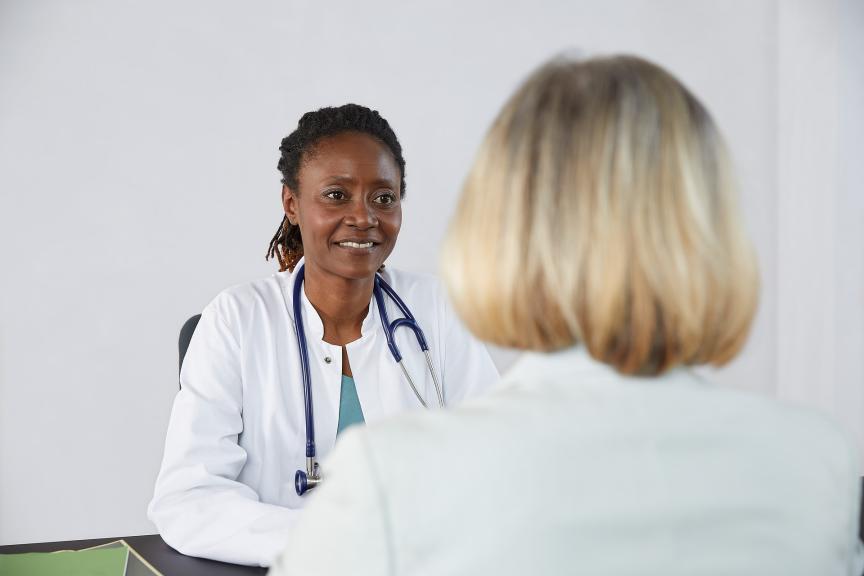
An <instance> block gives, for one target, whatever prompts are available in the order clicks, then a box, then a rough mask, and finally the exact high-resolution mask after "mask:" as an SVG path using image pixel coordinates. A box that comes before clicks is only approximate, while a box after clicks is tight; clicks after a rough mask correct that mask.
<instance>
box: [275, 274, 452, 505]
mask: <svg viewBox="0 0 864 576" xmlns="http://www.w3.org/2000/svg"><path fill="white" fill-rule="evenodd" d="M305 270H306V268H305V266H302V265H301V266H300V269H299V270H297V274H296V275H295V277H294V286H293V289H292V294H291V297H292V310H293V312H294V334H295V335H296V337H297V347H298V348H299V352H300V366H301V370H300V372H301V375H302V378H303V410H304V416H305V420H306V472H303V471H302V470H298V471H297V473H296V474H295V476H294V485H295V489H296V491H297V494H298V495H300V496H302V495H303V494H304V493H305V492H306V491H307V490H309V489H310V488H314V487H315V486H316V485H317V484H318V483H319V482H320V481H321V476H320V474H319V473H318V463H317V462H316V461H315V457H316V450H315V420H314V417H313V416H314V413H313V407H312V376H311V371H310V368H309V348H308V346H307V342H306V330H305V329H304V328H303V312H302V298H301V291H302V290H303V282H304V279H305V277H306V272H305ZM372 294H373V296H374V298H375V304H376V305H377V306H378V314H379V315H380V318H381V325H382V327H383V328H384V336H385V338H386V340H387V347H388V348H389V349H390V354H391V355H392V356H393V359H394V360H395V361H396V363H397V364H398V365H399V368H401V370H402V374H403V375H404V376H405V379H406V380H407V381H408V384H409V385H410V386H411V390H412V391H413V392H414V395H415V396H416V397H417V400H418V401H419V402H420V404H421V405H422V406H423V407H424V408H428V406H427V404H426V401H425V400H424V399H423V396H422V395H421V394H420V391H419V390H417V387H416V386H415V384H414V380H413V379H412V378H411V375H410V374H409V373H408V370H407V369H406V368H405V364H404V362H403V361H402V353H401V352H400V350H399V346H398V345H397V344H396V338H395V337H394V335H393V334H394V332H395V331H396V329H397V328H400V327H402V326H405V327H407V328H410V329H411V331H412V332H414V336H415V337H416V338H417V343H418V344H419V346H420V349H421V350H422V351H423V355H424V357H425V359H426V366H427V368H428V369H429V373H430V374H431V375H432V380H433V382H434V383H435V393H436V395H437V396H438V405H439V406H441V407H442V408H443V407H444V394H443V390H442V389H441V384H440V382H439V381H438V376H437V374H436V373H435V366H434V365H433V364H432V355H431V354H430V353H429V345H428V344H427V343H426V336H425V335H424V334H423V330H421V329H420V326H419V325H418V324H417V320H416V319H415V318H414V315H413V314H411V311H410V310H409V309H408V306H406V305H405V302H403V301H402V298H400V297H399V295H398V294H396V291H395V290H393V288H392V287H391V286H390V285H389V284H388V283H387V282H385V281H384V279H383V278H382V277H381V276H380V275H379V274H377V273H376V274H375V284H374V286H373V288H372ZM384 294H387V296H389V297H390V299H391V300H392V301H393V302H394V303H395V304H396V306H397V308H399V311H400V312H401V313H402V315H403V318H397V319H396V320H394V321H393V322H390V318H389V317H388V315H387V307H386V306H385V304H384Z"/></svg>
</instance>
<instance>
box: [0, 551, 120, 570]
mask: <svg viewBox="0 0 864 576" xmlns="http://www.w3.org/2000/svg"><path fill="white" fill-rule="evenodd" d="M127 556H129V550H128V549H127V548H125V547H121V548H100V549H96V550H80V551H77V552H76V551H73V550H64V551H62V552H30V553H25V554H0V574H2V575H3V576H25V575H26V576H61V575H62V576H123V575H124V574H125V573H126V558H127Z"/></svg>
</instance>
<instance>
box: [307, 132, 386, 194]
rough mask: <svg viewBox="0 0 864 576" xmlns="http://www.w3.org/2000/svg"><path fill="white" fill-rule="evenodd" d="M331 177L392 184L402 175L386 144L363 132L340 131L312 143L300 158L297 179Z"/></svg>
mask: <svg viewBox="0 0 864 576" xmlns="http://www.w3.org/2000/svg"><path fill="white" fill-rule="evenodd" d="M332 176H351V177H354V178H359V179H377V180H389V181H393V182H394V183H395V184H396V185H398V184H399V180H400V178H401V174H400V172H399V166H397V164H396V159H395V158H394V157H393V153H392V152H391V151H390V149H389V148H388V147H387V145H386V144H384V143H383V142H381V141H380V140H378V139H377V138H375V137H373V136H370V135H368V134H364V133H362V132H343V133H342V134H336V135H334V136H326V137H324V138H322V139H321V140H319V141H318V142H316V143H315V145H314V147H313V148H312V149H310V150H309V151H308V152H307V153H306V154H305V155H304V158H303V163H302V165H301V167H300V174H299V178H300V180H301V182H302V181H303V180H304V179H313V180H320V179H326V178H329V177H332Z"/></svg>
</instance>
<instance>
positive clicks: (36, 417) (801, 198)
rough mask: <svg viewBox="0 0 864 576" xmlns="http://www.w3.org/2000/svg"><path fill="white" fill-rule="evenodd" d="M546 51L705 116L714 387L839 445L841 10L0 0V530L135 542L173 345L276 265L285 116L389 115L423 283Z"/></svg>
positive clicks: (850, 160)
mask: <svg viewBox="0 0 864 576" xmlns="http://www.w3.org/2000/svg"><path fill="white" fill-rule="evenodd" d="M319 4H321V5H325V4H326V6H327V7H326V9H325V8H323V7H322V6H320V5H319ZM561 51H571V52H572V51H576V52H578V53H581V54H589V55H590V54H598V53H617V52H629V53H635V54H639V55H642V56H645V57H648V58H650V59H653V60H655V61H656V62H658V63H660V64H661V65H663V66H665V67H667V68H668V69H670V70H671V71H672V72H674V73H675V74H677V75H678V76H679V77H680V78H681V79H682V80H683V81H684V82H685V83H686V84H687V85H688V86H690V87H691V88H692V89H693V90H694V91H695V93H696V94H697V95H698V96H699V97H700V98H701V99H703V101H704V102H705V103H706V104H707V105H708V107H709V109H711V110H712V111H713V113H714V115H715V117H716V119H717V121H718V123H719V124H720V126H721V129H722V130H723V131H724V132H725V134H726V135H727V137H728V140H729V142H730V145H731V148H732V152H733V154H734V156H735V159H736V162H737V168H738V174H739V177H740V181H741V188H742V205H743V209H744V211H745V216H746V219H747V224H748V228H749V230H750V232H751V234H752V237H753V239H754V242H755V244H756V247H757V250H758V253H759V258H760V263H761V270H762V302H761V308H760V312H759V315H758V318H757V321H756V325H755V328H754V331H753V334H752V337H751V339H750V341H749V343H748V345H747V348H746V350H745V351H744V353H743V354H742V356H741V357H740V358H739V359H737V360H736V361H735V362H734V363H733V364H732V365H730V366H729V367H727V368H725V369H723V370H720V371H719V372H717V373H716V374H714V375H713V376H714V377H715V379H716V380H718V381H719V382H720V383H721V384H722V385H731V386H738V387H742V388H747V389H752V390H754V391H757V392H759V393H765V394H770V395H774V396H776V397H779V398H781V399H784V400H789V401H793V402H796V403H800V404H804V405H808V406H812V407H814V408H816V409H819V410H822V411H824V412H825V413H826V414H827V415H828V417H829V418H833V419H834V420H836V421H837V422H838V423H840V424H841V425H844V426H846V427H847V428H848V429H849V430H850V431H851V432H852V433H853V434H855V435H857V437H858V439H859V442H860V443H861V445H862V446H864V423H862V422H864V307H862V301H864V226H862V222H864V194H862V187H861V185H860V184H859V183H860V182H862V180H864V161H862V160H864V158H862V150H864V138H862V134H864V115H862V114H864V113H862V107H861V102H864V63H862V55H864V3H862V2H861V1H860V0H826V1H818V0H812V1H806V0H788V1H781V0H774V1H772V0H728V1H724V2H711V1H708V0H705V1H692V0H668V1H654V2H649V1H639V0H610V1H603V2H600V1H595V2H586V1H575V0H568V1H562V2H551V1H544V0H534V1H531V2H521V3H512V4H510V3H505V2H501V1H484V2H466V1H460V2H455V1H453V2H448V1H438V2H434V3H426V4H420V3H410V2H389V3H388V2H377V1H361V2H352V1H348V0H345V1H339V2H327V3H314V2H296V1H294V2H287V1H266V2H265V1H252V2H214V1H203V0H202V1H192V2H153V1H148V2H145V1H129V0H121V1H117V0H92V1H79V2H67V1H60V0H58V1H43V0H27V1H25V0H21V1H17V2H16V1H11V0H0V274H2V283H0V544H9V543H18V542H29V541H42V540H59V539H73V538H90V537H99V536H113V535H130V534H140V533H150V532H153V531H154V527H153V526H152V525H151V524H150V523H149V522H148V520H147V519H146V515H145V508H146V505H147V503H148V501H149V499H150V497H151V494H152V487H153V482H154V479H155V476H156V473H157V471H158V468H159V463H160V459H161V454H162V447H163V440H164V432H165V428H166V424H167V420H168V415H169V411H170V407H171V402H172V400H173V397H174V394H175V393H176V390H177V348H176V340H177V332H178V330H179V328H180V326H181V324H182V323H183V321H184V320H185V319H186V318H187V317H188V316H190V315H192V314H194V313H197V312H198V311H200V310H201V309H202V308H203V306H204V305H205V304H206V303H207V302H208V301H209V300H210V299H211V298H212V297H213V296H214V295H215V294H216V293H217V292H219V291H220V290H221V289H223V288H225V287H227V286H229V285H232V284H237V283H241V282H244V281H247V280H250V279H253V278H257V277H261V276H265V275H268V274H270V273H272V272H273V271H274V268H275V266H274V265H273V263H272V262H271V263H267V262H265V261H264V254H265V249H266V247H267V243H268V241H269V240H270V237H271V236H272V234H273V232H274V231H275V229H276V226H277V225H278V223H279V221H280V218H281V213H280V209H281V207H280V200H279V191H280V184H279V175H278V173H277V171H276V168H275V167H276V161H277V158H278V151H277V147H278V145H279V141H280V139H281V138H282V137H283V136H285V135H286V134H287V133H288V132H290V131H291V130H292V129H293V127H294V126H295V125H296V122H297V119H298V118H299V116H300V115H301V114H302V113H303V112H304V111H307V110H310V109H315V108H318V107H321V106H324V105H338V104H342V103H345V102H348V101H352V102H358V103H362V104H365V105H368V106H371V107H374V108H377V109H379V110H381V111H382V113H383V114H384V116H385V117H386V118H387V119H388V120H389V121H390V122H391V123H392V125H393V126H394V128H395V130H396V132H397V134H398V135H399V137H400V139H401V141H402V144H403V146H404V149H405V155H406V159H407V162H408V164H407V171H406V175H407V182H408V197H407V202H406V204H405V206H404V227H403V231H402V234H401V238H400V240H399V245H398V247H397V249H396V252H395V253H394V255H393V257H392V258H391V263H392V264H393V265H395V266H400V267H403V268H407V269H411V270H423V271H430V272H434V271H435V270H436V267H437V261H438V257H439V255H438V248H439V244H440V241H441V239H442V237H443V234H444V231H445V228H446V223H447V221H448V218H449V216H450V214H451V212H452V210H453V207H454V205H455V200H456V197H457V194H458V192H459V189H460V185H461V181H462V179H463V177H464V175H465V173H466V171H467V169H468V167H469V165H470V162H471V160H472V156H473V154H474V151H475V149H476V147H477V145H478V144H479V142H480V140H481V138H482V136H483V133H484V131H485V130H486V128H487V127H488V125H489V123H490V121H491V120H492V118H493V117H494V115H495V113H496V111H497V110H498V108H499V107H500V105H501V104H502V103H503V101H504V99H505V98H506V97H507V96H508V95H509V94H510V93H511V91H512V90H513V89H514V88H515V87H516V86H517V84H518V82H519V81H520V80H521V79H522V78H523V77H524V76H525V75H526V74H527V73H528V72H529V71H530V70H532V69H533V68H534V67H535V66H537V65H538V64H539V63H540V62H541V61H543V60H545V59H546V58H548V57H550V56H552V55H554V54H556V53H559V52H561ZM444 257H446V255H444ZM495 356H496V359H497V361H498V362H499V363H500V365H501V366H502V367H504V366H506V365H507V364H508V363H509V362H510V361H511V360H512V358H513V355H512V354H509V353H506V352H503V351H495ZM634 477H637V478H638V471H634Z"/></svg>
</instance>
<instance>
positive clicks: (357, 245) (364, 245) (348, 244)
mask: <svg viewBox="0 0 864 576" xmlns="http://www.w3.org/2000/svg"><path fill="white" fill-rule="evenodd" d="M339 246H344V247H345V248H371V247H372V242H363V243H362V244H360V243H358V242H340V243H339Z"/></svg>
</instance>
